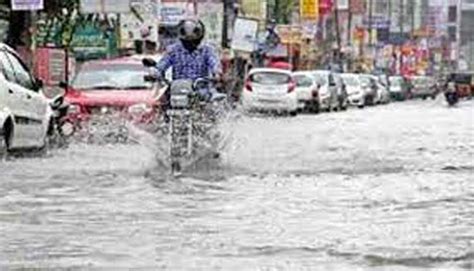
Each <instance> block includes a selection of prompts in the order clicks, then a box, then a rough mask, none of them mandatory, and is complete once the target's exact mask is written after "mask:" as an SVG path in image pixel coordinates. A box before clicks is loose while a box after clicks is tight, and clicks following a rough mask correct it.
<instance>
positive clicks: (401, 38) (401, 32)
mask: <svg viewBox="0 0 474 271" xmlns="http://www.w3.org/2000/svg"><path fill="white" fill-rule="evenodd" d="M404 1H405V0H400V9H399V12H400V14H399V25H400V41H399V42H400V73H401V71H402V67H403V52H402V45H403V40H404V29H403V24H404V22H403V17H404V16H403V13H404V5H403V2H404Z"/></svg>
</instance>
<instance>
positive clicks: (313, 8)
mask: <svg viewBox="0 0 474 271" xmlns="http://www.w3.org/2000/svg"><path fill="white" fill-rule="evenodd" d="M318 15H319V0H300V16H301V19H303V20H316V19H317V18H318Z"/></svg>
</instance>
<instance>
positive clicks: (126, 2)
mask: <svg viewBox="0 0 474 271" xmlns="http://www.w3.org/2000/svg"><path fill="white" fill-rule="evenodd" d="M81 12H82V13H128V12H130V0H81Z"/></svg>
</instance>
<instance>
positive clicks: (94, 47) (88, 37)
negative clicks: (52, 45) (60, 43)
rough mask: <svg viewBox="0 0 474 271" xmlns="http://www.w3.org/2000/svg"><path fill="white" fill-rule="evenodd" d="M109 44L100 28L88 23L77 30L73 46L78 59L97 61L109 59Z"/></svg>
mask: <svg viewBox="0 0 474 271" xmlns="http://www.w3.org/2000/svg"><path fill="white" fill-rule="evenodd" d="M111 36H113V35H111ZM109 42H110V40H109V39H107V38H106V37H105V34H104V32H103V31H102V30H101V29H100V28H99V27H97V26H96V25H94V24H93V23H87V24H85V25H84V26H81V27H79V28H77V29H76V32H75V33H74V37H73V39H72V43H71V46H72V47H73V50H74V54H75V56H76V58H77V59H80V60H85V59H97V58H105V57H107V55H108V54H109Z"/></svg>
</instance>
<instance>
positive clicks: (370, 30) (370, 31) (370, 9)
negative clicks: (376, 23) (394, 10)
mask: <svg viewBox="0 0 474 271" xmlns="http://www.w3.org/2000/svg"><path fill="white" fill-rule="evenodd" d="M373 8H374V2H373V0H369V46H372V21H373V11H374V10H373Z"/></svg>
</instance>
